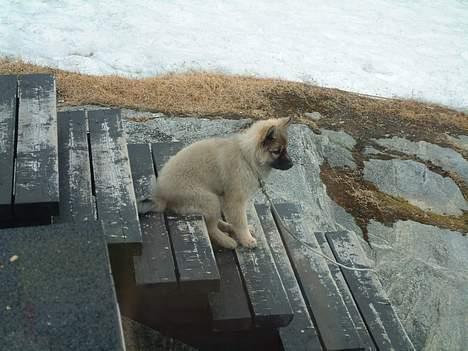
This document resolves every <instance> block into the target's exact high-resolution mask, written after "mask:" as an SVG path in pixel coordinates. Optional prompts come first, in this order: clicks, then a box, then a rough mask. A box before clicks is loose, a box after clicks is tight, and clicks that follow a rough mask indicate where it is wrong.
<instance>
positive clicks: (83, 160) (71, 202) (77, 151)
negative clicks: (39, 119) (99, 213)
mask: <svg viewBox="0 0 468 351" xmlns="http://www.w3.org/2000/svg"><path fill="white" fill-rule="evenodd" d="M57 121H58V155H59V165H60V167H59V189H60V206H59V208H60V215H59V216H57V217H54V223H66V222H77V223H80V222H85V221H91V220H94V219H95V218H96V203H95V200H94V196H93V191H92V184H91V165H90V160H89V147H88V136H87V129H88V128H87V121H86V113H85V111H84V110H80V111H68V112H60V113H58V116H57Z"/></svg>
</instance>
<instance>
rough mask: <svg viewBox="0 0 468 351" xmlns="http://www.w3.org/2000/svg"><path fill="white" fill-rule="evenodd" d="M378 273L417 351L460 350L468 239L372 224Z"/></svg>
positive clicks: (467, 297) (466, 306)
mask: <svg viewBox="0 0 468 351" xmlns="http://www.w3.org/2000/svg"><path fill="white" fill-rule="evenodd" d="M368 231H369V240H370V243H371V246H372V248H373V249H372V255H373V257H374V260H375V268H376V270H377V272H378V274H379V277H380V280H381V282H382V284H383V286H384V289H385V290H386V292H387V294H388V296H389V298H390V300H391V301H392V304H394V306H395V308H396V311H397V313H398V315H399V316H400V318H401V320H402V323H403V325H404V326H405V329H406V331H407V332H408V334H409V336H410V338H411V340H412V341H413V343H414V345H415V347H416V349H417V350H427V351H429V350H431V351H432V350H433V351H436V350H437V351H439V350H447V351H449V350H450V351H457V350H459V351H462V350H466V349H467V345H468V334H467V333H466V326H467V320H468V273H467V272H468V254H467V253H468V239H467V238H466V237H463V236H462V234H461V233H458V232H454V231H450V230H444V229H439V228H436V227H433V226H429V225H423V224H420V223H416V222H413V221H399V222H397V223H395V224H394V225H393V227H386V226H384V225H382V224H380V223H378V222H374V221H371V223H370V224H369V226H368Z"/></svg>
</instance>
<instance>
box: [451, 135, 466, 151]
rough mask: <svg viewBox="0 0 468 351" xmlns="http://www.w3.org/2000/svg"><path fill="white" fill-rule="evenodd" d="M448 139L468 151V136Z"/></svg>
mask: <svg viewBox="0 0 468 351" xmlns="http://www.w3.org/2000/svg"><path fill="white" fill-rule="evenodd" d="M447 138H448V139H449V141H451V142H452V143H454V144H455V145H457V146H458V147H460V148H462V149H464V150H467V151H468V135H458V136H456V137H453V136H450V135H447Z"/></svg>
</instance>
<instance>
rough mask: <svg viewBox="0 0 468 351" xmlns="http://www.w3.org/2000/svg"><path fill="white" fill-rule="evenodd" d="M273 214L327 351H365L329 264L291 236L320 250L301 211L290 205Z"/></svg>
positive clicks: (284, 204)
mask: <svg viewBox="0 0 468 351" xmlns="http://www.w3.org/2000/svg"><path fill="white" fill-rule="evenodd" d="M273 214H274V217H275V221H276V222H277V223H278V228H279V230H280V233H281V237H282V238H283V242H284V245H285V247H286V250H287V252H288V255H289V258H290V260H291V263H292V265H293V268H294V271H295V272H296V276H297V278H298V283H299V284H300V286H301V290H302V292H303V296H304V298H305V300H306V303H307V305H308V306H309V307H310V310H311V312H312V315H313V318H314V320H315V323H316V326H317V329H318V332H319V334H320V337H321V339H322V341H323V344H324V346H325V349H327V350H359V349H363V344H362V343H361V341H360V338H359V335H358V334H357V332H356V325H355V324H354V322H353V319H352V318H351V316H350V313H349V311H348V309H347V308H346V304H345V303H344V298H343V296H342V295H341V292H340V290H339V288H338V286H337V285H336V283H335V281H334V279H333V275H332V274H331V272H330V270H329V268H328V264H327V262H326V261H325V259H323V258H321V257H320V256H317V255H316V254H315V253H313V252H311V251H310V250H309V249H308V248H307V246H305V245H303V244H302V243H301V242H299V241H297V240H296V239H295V238H293V237H292V236H291V235H290V234H289V233H288V230H289V231H292V232H293V233H294V234H295V236H296V237H298V238H299V239H301V240H303V241H305V242H307V243H308V244H309V245H311V246H313V247H315V248H316V250H320V247H319V245H318V243H317V240H316V239H315V236H314V234H313V233H311V232H309V231H308V230H307V229H306V228H305V227H304V226H303V225H302V218H303V213H302V211H301V209H300V207H299V206H297V205H295V204H291V203H281V204H275V207H274V210H273ZM281 223H284V224H285V225H286V227H287V230H286V228H285V227H284V226H283V225H282V224H281Z"/></svg>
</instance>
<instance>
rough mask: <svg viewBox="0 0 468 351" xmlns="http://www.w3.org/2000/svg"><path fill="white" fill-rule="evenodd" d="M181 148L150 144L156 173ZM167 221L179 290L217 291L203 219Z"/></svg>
mask: <svg viewBox="0 0 468 351" xmlns="http://www.w3.org/2000/svg"><path fill="white" fill-rule="evenodd" d="M182 147H183V145H182V143H155V144H152V145H151V149H152V153H153V161H154V164H155V166H156V171H157V172H159V171H160V170H161V169H162V167H163V166H164V164H165V163H166V162H167V161H168V160H169V158H170V157H172V156H173V155H175V154H176V153H177V152H178V151H179V150H180V149H181V148H182ZM166 218H167V224H168V228H169V234H170V236H171V239H172V246H173V249H174V257H175V260H176V267H177V271H178V275H179V284H180V287H181V288H185V287H195V288H196V289H198V290H207V291H210V290H215V291H217V290H219V284H220V281H219V280H220V276H219V271H218V268H217V266H216V261H215V258H214V253H213V249H212V247H211V243H210V239H209V237H208V232H207V230H206V225H205V221H204V220H203V217H201V216H184V217H182V216H173V215H168V216H167V217H166Z"/></svg>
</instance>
